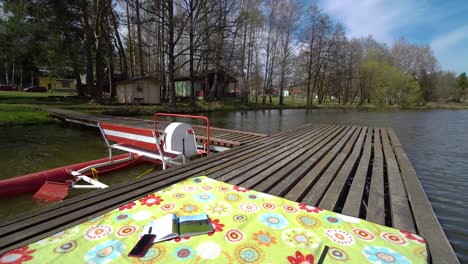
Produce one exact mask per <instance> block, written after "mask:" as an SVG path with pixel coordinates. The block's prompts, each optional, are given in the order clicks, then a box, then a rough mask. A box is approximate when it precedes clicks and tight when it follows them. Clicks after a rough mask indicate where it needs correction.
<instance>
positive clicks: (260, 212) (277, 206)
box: [0, 176, 427, 264]
mask: <svg viewBox="0 0 468 264" xmlns="http://www.w3.org/2000/svg"><path fill="white" fill-rule="evenodd" d="M168 213H176V214H178V215H190V214H200V213H206V214H208V216H209V217H210V221H211V223H212V225H213V228H214V232H213V233H210V234H206V235H200V236H195V237H188V238H183V239H180V238H177V239H174V240H171V241H166V242H161V243H156V244H154V245H153V246H152V248H151V249H150V250H149V251H148V253H147V254H146V255H145V256H144V257H143V258H131V257H127V254H128V252H129V251H130V250H131V249H132V247H133V246H134V245H135V244H136V242H137V241H138V239H139V235H140V233H141V230H142V228H143V226H144V225H145V224H147V223H148V222H149V221H150V220H152V219H157V218H159V217H161V216H163V215H165V214H168ZM82 262H83V263H86V262H87V263H110V262H112V263H126V262H128V263H152V262H154V263H156V262H162V263H176V262H181V263H202V262H212V263H340V262H352V263H402V264H404V263H426V262H427V253H426V246H425V241H424V239H423V238H421V237H419V236H417V235H415V234H411V233H409V232H406V231H403V230H397V229H392V228H389V227H385V226H380V225H377V224H374V223H371V222H367V221H364V220H361V219H358V218H354V217H349V216H345V215H340V214H337V213H334V212H330V211H326V210H323V209H320V208H318V207H313V206H309V205H305V204H298V203H296V202H292V201H289V200H285V199H282V198H279V197H275V196H271V195H268V194H264V193H259V192H255V191H252V190H248V189H245V188H242V187H239V186H233V185H229V184H226V183H223V182H219V181H215V180H213V179H210V178H208V177H204V176H200V177H196V178H192V179H188V180H186V181H183V182H180V183H177V184H175V185H172V186H170V187H168V188H166V189H163V190H161V191H159V192H156V193H154V194H150V195H148V196H146V197H144V198H141V199H139V200H137V201H134V202H131V203H129V204H127V205H124V206H122V207H120V208H117V209H115V210H113V211H111V212H109V213H107V214H104V215H102V216H100V217H97V218H95V219H93V220H91V221H89V222H86V223H83V224H80V225H77V226H75V227H72V228H70V229H67V230H65V231H63V232H60V233H57V234H55V235H53V236H51V237H48V238H46V239H43V240H41V241H38V242H35V243H33V244H30V245H28V246H24V247H21V248H18V249H14V250H12V251H9V252H7V253H5V254H3V255H2V256H1V257H0V263H82Z"/></svg>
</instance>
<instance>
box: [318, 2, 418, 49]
mask: <svg viewBox="0 0 468 264" xmlns="http://www.w3.org/2000/svg"><path fill="white" fill-rule="evenodd" d="M418 5H419V4H417V3H415V2H414V1H408V0H394V1H386V0H363V1H355V0H323V1H321V3H320V6H321V7H323V9H324V11H325V12H326V13H328V14H330V15H332V16H333V17H335V18H336V19H337V20H338V21H341V22H342V23H344V25H345V26H346V28H347V31H348V36H350V37H362V36H367V35H373V36H374V37H375V39H377V40H378V41H383V42H386V43H389V44H390V43H392V42H393V41H394V40H396V39H397V38H398V37H396V36H395V35H398V36H399V35H401V34H398V31H399V30H401V29H402V28H404V27H405V26H407V25H410V24H414V23H416V22H417V21H418V20H419V18H420V16H421V14H422V12H423V11H424V10H425V7H424V6H418Z"/></svg>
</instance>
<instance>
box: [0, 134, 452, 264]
mask: <svg viewBox="0 0 468 264" xmlns="http://www.w3.org/2000/svg"><path fill="white" fill-rule="evenodd" d="M199 175H206V176H208V177H211V178H214V179H217V180H221V181H224V182H227V183H231V184H236V185H240V186H242V187H246V188H249V189H253V190H256V191H260V192H265V193H268V194H272V195H276V196H280V197H285V198H287V199H290V200H293V201H297V202H301V203H305V204H309V205H314V206H319V207H322V208H324V209H328V210H331V211H335V212H339V213H343V214H346V215H350V216H355V217H359V218H362V219H367V220H370V221H373V222H376V223H378V224H382V225H386V226H392V227H395V228H399V229H404V230H407V231H410V232H415V233H418V234H420V235H421V236H423V237H424V238H425V239H426V241H427V242H428V247H429V251H430V253H431V257H432V263H459V262H458V260H457V258H456V255H455V253H454V251H453V249H452V247H451V246H450V243H449V242H448V240H447V238H446V236H445V234H444V232H443V230H442V227H441V226H440V224H439V222H438V220H437V217H436V216H435V214H434V212H433V210H432V207H431V205H430V202H429V200H428V199H427V197H426V194H425V193H424V190H423V188H422V186H421V184H420V182H419V180H418V178H417V176H416V173H415V171H414V169H413V167H412V165H411V164H410V162H409V160H408V158H407V156H406V154H405V152H404V151H403V148H402V146H401V145H400V143H399V141H398V138H397V137H396V135H395V133H394V132H393V130H391V129H387V128H371V127H356V126H335V125H305V126H302V127H298V128H296V129H292V130H288V131H284V132H281V133H277V134H274V135H271V136H269V137H259V138H258V139H256V140H254V141H250V142H247V143H244V144H241V145H240V146H237V147H234V148H233V149H230V150H227V151H225V152H222V153H217V154H214V155H211V156H209V157H204V158H201V159H197V160H195V161H192V162H189V163H186V164H184V165H181V166H176V167H173V168H170V169H168V170H166V171H159V172H155V173H152V174H148V175H146V176H145V177H143V178H141V179H138V180H130V181H128V182H125V183H121V184H117V185H115V186H111V187H109V188H107V189H104V190H99V191H94V192H90V193H87V194H84V195H81V196H78V197H74V198H71V199H68V200H66V201H64V202H61V203H56V204H53V205H50V206H48V207H45V208H42V209H39V210H36V211H32V212H28V213H25V214H22V215H19V216H17V217H15V218H14V219H10V220H7V221H6V222H3V223H1V224H0V253H3V252H5V251H7V250H9V249H13V248H16V247H19V246H22V245H27V244H29V243H32V242H35V241H37V240H39V239H42V238H45V237H48V236H50V235H53V234H55V233H57V232H59V231H62V230H65V229H67V228H69V227H72V226H74V225H77V224H80V223H82V222H85V221H88V220H90V219H92V218H95V217H97V216H99V215H101V214H103V213H105V212H108V211H111V210H113V209H115V208H117V207H119V206H121V205H124V204H127V203H128V202H130V201H133V200H135V199H137V198H140V197H142V196H144V195H145V194H148V193H152V192H155V191H157V190H159V189H162V188H164V187H166V186H169V185H171V184H174V183H176V182H179V181H181V180H184V179H187V178H189V177H193V176H199Z"/></svg>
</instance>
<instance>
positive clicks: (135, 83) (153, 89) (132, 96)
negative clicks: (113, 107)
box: [115, 76, 161, 104]
mask: <svg viewBox="0 0 468 264" xmlns="http://www.w3.org/2000/svg"><path fill="white" fill-rule="evenodd" d="M115 90H116V93H117V102H118V103H121V104H159V103H160V102H161V89H160V82H159V80H158V79H156V78H154V77H151V76H143V77H136V78H131V79H128V80H124V81H119V82H116V83H115Z"/></svg>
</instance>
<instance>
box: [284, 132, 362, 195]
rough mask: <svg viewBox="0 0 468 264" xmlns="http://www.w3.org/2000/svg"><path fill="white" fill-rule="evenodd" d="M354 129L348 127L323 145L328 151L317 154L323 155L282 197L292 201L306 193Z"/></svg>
mask: <svg viewBox="0 0 468 264" xmlns="http://www.w3.org/2000/svg"><path fill="white" fill-rule="evenodd" d="M354 131H356V127H352V128H351V129H349V130H348V131H347V133H346V134H345V135H344V136H343V137H342V138H341V139H340V140H339V141H338V142H336V141H332V142H330V143H329V144H328V145H327V146H326V147H324V148H323V150H324V152H323V153H326V151H327V149H330V151H329V152H328V153H327V154H326V155H325V156H323V155H320V154H319V155H320V156H323V158H322V159H321V160H320V161H319V162H318V163H317V165H315V166H314V167H313V168H312V169H310V170H309V171H308V172H307V174H306V175H304V176H303V177H302V178H301V179H300V180H299V181H298V182H297V183H296V184H295V185H294V186H292V187H291V189H290V190H289V191H288V192H287V194H286V195H285V196H284V197H285V198H286V199H289V200H293V201H301V200H302V198H303V197H304V196H305V195H306V194H307V192H308V190H310V189H311V188H312V185H313V184H314V183H315V181H316V180H317V178H318V177H319V175H320V174H322V172H323V171H325V169H326V168H327V167H328V165H329V164H330V163H331V162H332V161H333V159H334V158H335V157H336V156H337V155H338V153H339V152H340V151H341V150H342V149H343V146H344V145H345V143H346V141H348V140H349V138H350V137H351V135H352V134H353V133H354ZM337 139H338V138H337ZM335 143H336V145H335ZM332 147H333V148H332ZM302 202H304V201H302Z"/></svg>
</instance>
